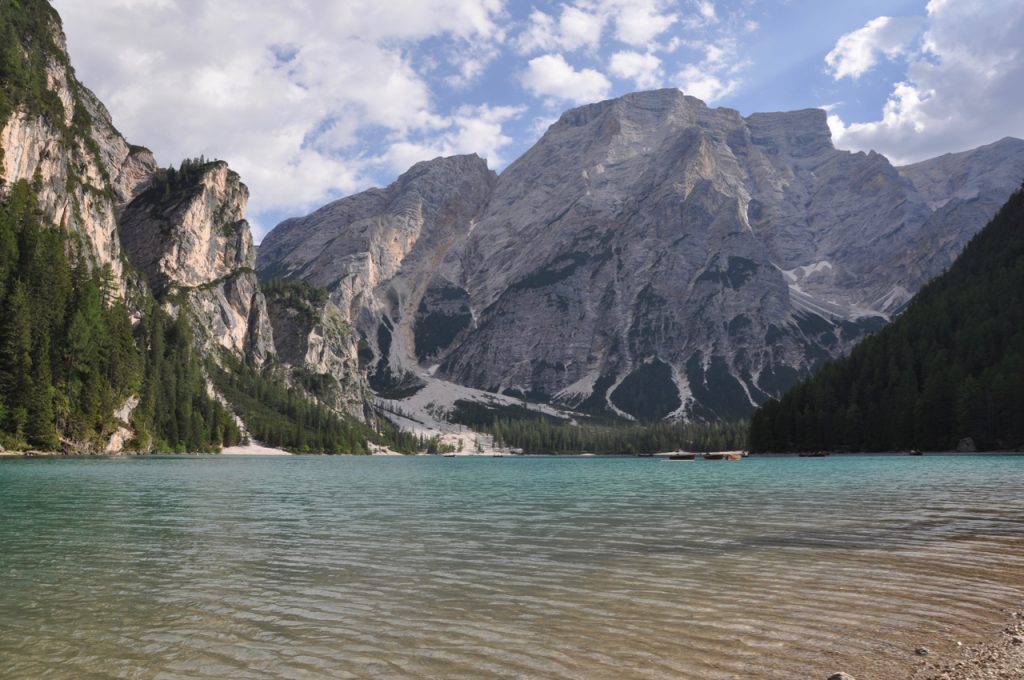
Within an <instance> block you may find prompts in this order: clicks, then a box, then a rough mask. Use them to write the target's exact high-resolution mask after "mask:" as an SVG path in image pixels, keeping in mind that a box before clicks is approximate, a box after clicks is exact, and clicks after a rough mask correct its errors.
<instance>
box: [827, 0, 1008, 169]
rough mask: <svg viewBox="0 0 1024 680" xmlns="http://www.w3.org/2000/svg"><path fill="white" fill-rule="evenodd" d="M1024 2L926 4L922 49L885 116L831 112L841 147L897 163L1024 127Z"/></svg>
mask: <svg viewBox="0 0 1024 680" xmlns="http://www.w3.org/2000/svg"><path fill="white" fill-rule="evenodd" d="M1022 34H1024V5H1022V4H1021V3H1019V2H1016V1H1015V0H993V1H990V2H981V1H978V0H975V1H966V0H965V1H962V2H947V1H945V0H944V1H942V2H939V1H936V0H933V1H932V2H930V3H929V5H928V17H927V26H926V32H925V35H924V37H923V40H922V47H921V49H920V51H918V52H916V53H914V54H912V55H911V56H910V61H909V65H908V68H907V72H906V75H905V77H904V79H903V80H902V81H901V82H899V83H897V84H896V85H895V86H894V87H893V91H892V93H891V94H890V96H889V98H888V101H887V102H886V103H885V106H884V108H883V110H882V116H881V119H880V120H875V121H868V122H852V123H847V122H845V121H844V120H843V119H842V117H841V116H840V115H839V114H837V113H833V115H831V116H830V118H829V123H830V126H831V127H832V132H833V137H834V138H835V141H836V144H837V146H840V147H842V148H848V149H853V150H865V151H866V150H868V149H875V150H877V151H880V152H882V153H884V154H886V155H887V156H889V157H890V158H891V159H893V160H895V161H897V162H911V161H916V160H921V159H924V158H929V157H931V156H935V155H938V154H940V153H944V152H947V151H956V150H962V149H969V148H972V147H975V146H979V145H981V144H986V143H989V142H993V141H995V140H997V139H1000V138H1001V137H1004V136H1012V135H1017V136H1019V135H1020V134H1021V130H1024V88H1022V87H1021V83H1024V55H1022V51H1021V43H1020V36H1021V35H1022Z"/></svg>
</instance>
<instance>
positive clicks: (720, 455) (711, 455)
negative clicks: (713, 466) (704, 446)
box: [704, 453, 725, 460]
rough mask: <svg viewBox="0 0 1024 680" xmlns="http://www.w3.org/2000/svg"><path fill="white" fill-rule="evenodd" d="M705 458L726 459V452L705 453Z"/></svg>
mask: <svg viewBox="0 0 1024 680" xmlns="http://www.w3.org/2000/svg"><path fill="white" fill-rule="evenodd" d="M704 460H725V454H724V453H705V454H704Z"/></svg>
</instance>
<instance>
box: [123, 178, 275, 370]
mask: <svg viewBox="0 0 1024 680" xmlns="http://www.w3.org/2000/svg"><path fill="white" fill-rule="evenodd" d="M248 198H249V191H248V189H247V188H246V187H245V185H244V184H242V182H241V179H240V178H239V176H238V174H237V173H235V172H233V171H231V170H230V169H229V168H228V165H227V163H224V162H219V161H218V162H211V163H193V162H187V163H185V164H183V165H182V167H181V169H180V170H177V171H175V170H163V171H161V172H160V173H158V174H157V175H156V176H155V177H154V178H153V180H152V181H151V182H150V185H149V187H148V189H147V190H146V191H144V192H142V193H141V194H140V195H139V196H138V197H136V198H135V200H133V201H132V202H131V203H129V204H128V205H127V206H126V207H125V208H124V211H123V213H122V215H121V241H122V243H123V245H124V249H125V252H126V253H127V254H128V257H129V259H130V261H131V263H132V264H133V265H134V266H135V267H136V268H137V269H138V270H139V271H141V272H142V273H143V274H144V275H145V277H146V279H147V281H148V282H149V284H150V286H151V287H152V288H153V291H154V292H155V293H156V294H157V295H158V296H160V297H169V298H171V299H174V300H184V301H187V302H188V303H189V305H190V308H191V309H192V311H193V312H194V313H195V315H196V316H197V317H198V320H199V321H200V329H199V330H200V332H201V333H202V334H204V335H205V336H206V337H207V338H208V339H209V341H210V342H212V343H213V344H215V345H219V346H221V347H224V348H226V349H228V350H231V351H233V352H236V353H238V354H239V355H242V356H244V357H246V358H247V359H249V360H250V361H251V362H253V363H254V364H256V365H262V364H263V363H264V362H266V360H267V359H268V357H270V356H272V355H273V354H274V343H273V330H272V328H271V325H270V318H269V316H268V314H267V304H266V300H265V299H264V296H263V293H262V292H261V291H260V288H259V283H258V281H257V279H256V273H255V265H256V253H255V249H254V248H253V243H252V234H251V232H250V229H249V224H248V222H246V220H245V208H246V203H247V202H248Z"/></svg>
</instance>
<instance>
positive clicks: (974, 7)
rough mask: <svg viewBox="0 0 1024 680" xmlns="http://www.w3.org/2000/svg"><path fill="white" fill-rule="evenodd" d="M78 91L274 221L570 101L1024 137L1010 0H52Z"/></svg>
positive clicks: (950, 140)
mask: <svg viewBox="0 0 1024 680" xmlns="http://www.w3.org/2000/svg"><path fill="white" fill-rule="evenodd" d="M54 5H55V6H56V7H57V9H58V10H59V11H60V12H61V14H62V16H63V17H64V22H65V32H66V33H67V37H68V43H69V49H70V51H71V56H72V60H73V63H74V64H75V65H76V68H77V70H78V75H79V78H80V79H81V80H82V81H83V82H85V84H86V85H88V86H89V87H91V88H92V89H93V90H95V91H96V93H97V94H98V95H99V96H100V98H101V99H103V101H104V102H105V103H106V104H107V105H108V107H109V108H110V109H111V113H112V114H113V116H114V121H115V124H116V125H117V126H118V127H119V129H120V130H121V131H122V132H123V133H124V134H125V135H126V136H127V137H128V138H129V139H130V140H131V141H132V142H134V143H137V144H144V145H146V146H149V147H150V148H152V149H153V150H154V152H155V153H156V155H157V158H158V160H159V161H160V162H161V163H162V164H165V165H166V164H176V163H177V162H179V161H180V160H181V159H182V158H184V157H188V156H198V155H200V154H203V155H205V156H207V157H216V158H222V159H224V160H227V161H228V162H229V163H230V164H231V165H232V167H234V168H235V169H236V170H238V171H239V172H240V173H241V174H242V177H243V180H244V181H245V182H246V183H247V184H248V185H249V187H250V190H251V201H250V217H251V221H252V222H253V227H254V233H255V235H256V237H257V239H259V238H260V237H261V236H262V235H263V234H264V233H265V232H266V231H267V230H268V229H270V228H271V227H273V226H274V224H276V223H277V222H278V221H280V220H281V219H283V218H285V217H288V216H291V215H296V214H303V213H305V212H308V211H309V210H312V209H314V208H316V207H318V206H320V205H322V204H324V203H326V202H328V201H330V200H333V199H336V198H340V197H341V196H344V195H347V194H350V193H353V192H355V191H358V190H361V189H364V188H366V187H369V186H374V185H377V186H379V185H385V184H388V183H390V182H391V181H393V180H394V179H395V177H397V175H398V174H399V173H401V172H402V171H404V170H405V169H407V168H408V167H409V166H410V165H411V164H412V163H414V162H416V161H418V160H425V159H429V158H433V157H435V156H438V155H448V154H452V153H471V152H476V153H479V154H480V155H481V156H484V157H486V158H487V159H488V161H489V163H490V165H491V167H492V168H493V169H495V170H497V171H499V172H500V171H501V170H502V169H503V168H504V167H505V166H506V165H507V164H508V163H509V162H511V161H512V160H514V159H515V158H516V157H517V156H518V155H520V154H521V153H522V152H524V151H525V150H526V149H528V148H529V147H530V145H532V144H533V143H534V142H535V141H536V140H537V138H538V137H539V136H540V135H541V134H542V133H543V130H544V129H545V128H546V127H547V125H548V124H550V123H551V122H553V121H554V120H555V119H556V118H557V117H558V115H559V114H560V113H561V112H562V111H564V110H565V109H567V108H571V107H573V106H576V105H579V104H583V103H587V102H591V101H597V100H600V99H605V98H609V97H615V96H619V95H622V94H625V93H627V92H632V91H636V90H641V89H652V88H655V87H678V88H680V89H682V90H683V91H685V92H686V93H687V94H692V95H694V96H697V97H699V98H701V99H704V100H705V101H707V102H708V104H709V105H711V106H728V107H731V108H735V109H738V110H739V111H740V112H741V113H742V114H744V115H747V114H750V113H753V112H757V111H779V110H792V109H799V108H807V107H826V108H827V109H828V111H829V114H830V117H829V122H830V125H831V127H832V129H833V138H834V140H835V142H836V145H837V146H839V147H840V148H845V149H851V150H869V149H875V150H877V151H880V152H882V153H885V154H886V155H888V156H889V157H890V158H891V159H893V160H894V162H911V161H915V160H920V159H923V158H928V157H931V156H935V155H938V154H941V153H944V152H947V151H958V150H963V149H967V148H972V147H974V146H978V145H980V144H984V143H988V142H991V141H995V140H996V139H999V138H1001V137H1003V136H1006V135H1013V136H1018V137H1024V54H1022V53H1021V47H1020V43H1021V41H1020V38H1019V36H1020V35H1022V34H1024V3H1021V2H1019V0H987V1H982V0H891V1H888V2H883V1H881V0H829V1H827V2H826V1H824V0H770V1H764V2H758V1H755V0H573V1H570V2H555V1H552V0H536V1H535V2H518V1H513V0H389V1H388V2H387V3H381V2H379V1H377V0H337V1H334V2H324V1H322V0H219V1H218V2H216V3H211V2H207V1H206V0H90V2H88V3H83V2H80V1H77V0H54Z"/></svg>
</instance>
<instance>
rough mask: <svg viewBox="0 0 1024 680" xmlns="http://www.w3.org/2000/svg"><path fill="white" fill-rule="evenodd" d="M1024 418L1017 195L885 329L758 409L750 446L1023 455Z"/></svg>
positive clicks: (1023, 289) (1023, 231) (1023, 196)
mask: <svg viewBox="0 0 1024 680" xmlns="http://www.w3.org/2000/svg"><path fill="white" fill-rule="evenodd" d="M951 188H952V187H951ZM1022 412H1024V189H1022V190H1020V191H1018V192H1016V193H1015V194H1014V195H1013V196H1011V197H1010V199H1009V201H1008V202H1007V203H1006V205H1005V206H1003V208H1002V210H1000V211H999V213H998V214H997V215H996V217H995V218H994V219H993V220H992V221H991V222H990V223H989V225H988V226H987V227H985V228H984V229H983V230H982V231H981V232H980V233H979V234H977V235H976V236H975V237H974V238H973V239H971V241H970V242H969V243H968V244H967V247H966V248H965V249H964V250H963V253H962V254H961V255H960V256H959V257H958V258H957V260H956V262H954V263H953V266H952V267H950V269H949V270H948V271H947V272H945V273H944V274H942V275H941V276H939V277H938V278H936V279H935V280H933V281H932V282H931V283H929V284H927V285H926V286H925V287H924V288H922V289H921V291H920V292H919V293H918V294H917V296H915V297H914V299H913V300H912V301H911V303H910V304H909V305H908V307H907V309H906V311H905V312H904V313H903V314H902V315H901V316H900V317H899V318H898V319H896V320H895V321H894V322H893V323H892V324H890V325H889V326H887V327H886V328H885V329H883V330H882V331H881V332H879V333H878V334H877V335H875V336H873V337H871V338H868V339H867V340H865V341H864V342H862V343H861V344H860V345H858V346H857V347H856V348H855V349H854V350H853V352H852V353H851V354H850V356H849V357H846V358H844V359H840V360H838V361H836V362H834V363H831V364H829V365H828V366H826V367H825V368H824V369H822V370H821V371H820V372H819V373H817V374H816V375H815V376H814V377H813V378H811V379H809V380H807V381H805V382H802V383H800V384H799V385H797V386H796V387H794V388H793V389H792V390H790V391H788V392H786V394H785V395H784V396H783V397H782V398H781V400H779V401H774V400H773V401H769V402H768V403H766V404H765V405H764V406H763V407H761V409H759V410H758V411H757V412H756V413H755V414H754V417H753V420H752V423H751V434H750V448H751V450H752V451H793V450H811V449H830V450H848V451H886V450H907V449H911V448H916V449H924V450H944V451H949V450H952V449H953V448H954V447H957V445H958V444H959V443H960V442H962V441H964V440H967V439H968V438H969V439H970V443H968V442H966V441H964V444H965V445H966V446H967V447H968V448H974V447H977V448H978V449H981V450H991V449H1014V448H1015V449H1017V450H1019V449H1020V447H1021V446H1024V420H1022V419H1021V418H1020V414H1021V413H1022Z"/></svg>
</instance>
